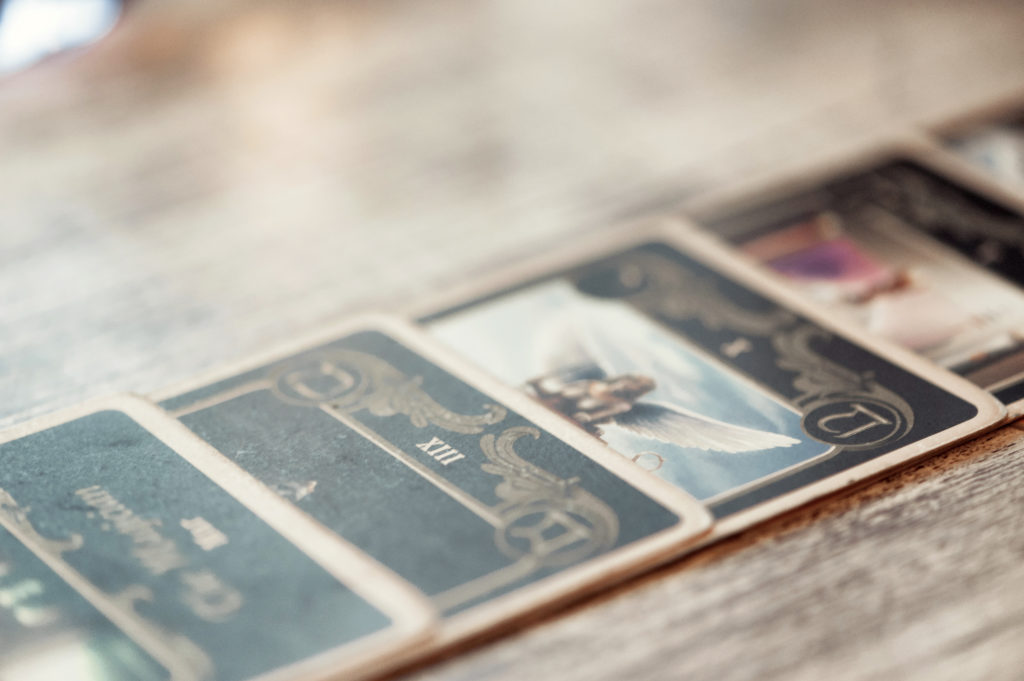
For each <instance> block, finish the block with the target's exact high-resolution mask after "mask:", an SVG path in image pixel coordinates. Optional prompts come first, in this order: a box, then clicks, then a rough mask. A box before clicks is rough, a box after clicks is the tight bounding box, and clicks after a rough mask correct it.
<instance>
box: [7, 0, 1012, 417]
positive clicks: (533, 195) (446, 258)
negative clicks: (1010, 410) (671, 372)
mask: <svg viewBox="0 0 1024 681" xmlns="http://www.w3.org/2000/svg"><path fill="white" fill-rule="evenodd" d="M32 4H33V2H32V0H6V3H5V6H4V8H3V17H2V18H0V55H4V56H3V59H4V60H6V61H0V64H2V65H3V66H2V68H3V69H4V70H5V71H6V73H5V74H4V75H2V76H0V187H2V201H0V330H2V332H0V425H2V424H3V423H7V422H10V421H12V420H14V419H15V415H17V414H20V415H21V416H20V417H18V418H23V417H24V416H25V415H27V414H31V413H38V412H42V411H49V410H51V409H55V408H57V407H60V406H64V405H69V404H72V403H75V402H78V401H79V400H81V399H83V398H85V397H89V396H92V395H96V394H104V393H109V392H111V391H121V390H134V391H138V392H148V391H151V390H154V389H157V388H160V387H162V386H163V385H165V384H166V383H170V382H174V381H177V380H182V379H184V378H186V377H188V376H190V375H191V374H193V373H195V372H196V371H199V370H202V369H206V368H210V367H213V366H216V365H218V364H221V363H223V362H225V361H227V360H230V359H235V358H237V357H239V356H240V355H244V354H246V353H249V352H253V351H256V350H262V349H264V348H266V347H268V346H269V345H272V344H274V343H276V342H280V341H282V340H285V339H287V338H291V337H293V336H295V335H296V334H298V333H301V332H304V331H308V330H310V329H313V328H314V327H317V326H320V325H323V324H326V323H329V322H332V321H336V320H338V319H339V318H340V317H341V316H343V315H345V314H346V313H348V312H350V311H352V310H354V309H355V308H357V307H364V306H369V305H373V304H392V303H401V302H404V301H408V300H410V299H411V298H412V297H414V296H417V297H418V296H423V295H426V294H428V293H429V292H430V291H431V290H433V289H436V288H438V287H441V286H443V285H445V284H449V283H452V282H455V281H459V280H463V279H466V278H467V277H470V276H472V274H473V273H474V272H477V271H480V270H481V269H484V268H487V267H490V266H493V265H495V264H498V263H501V262H504V261H507V260H509V259H510V258H513V257H521V256H522V255H524V254H529V253H530V252H531V251H535V250H536V249H538V248H543V247H545V246H546V245H548V244H551V243H554V242H565V241H571V240H572V239H573V238H574V237H575V236H577V235H579V234H580V233H582V232H584V231H588V230H593V229H598V228H601V227H602V226H605V225H608V224H611V223H613V222H615V221H617V220H621V219H624V218H628V217H632V216H637V215H640V214H643V213H646V212H650V211H654V210H659V209H664V208H668V207H671V206H673V205H675V204H677V203H678V202H679V201H682V200H684V199H687V198H689V197H692V196H695V195H697V194H699V193H701V192H705V191H709V190H712V189H716V188H720V187H722V186H726V185H728V184H729V183H731V182H735V181H738V180H740V179H743V178H747V177H750V176H752V175H759V174H765V173H770V172H771V171H772V170H773V169H775V168H777V167H781V166H784V165H792V164H794V163H799V162H803V161H804V160H809V159H813V158H814V157H818V156H821V155H824V154H835V153H839V152H841V151H842V150H844V149H855V148H858V147H860V146H863V145H865V144H868V143H870V141H871V140H873V139H876V138H879V137H880V136H885V135H890V134H893V133H894V132H898V131H899V130H901V129H903V128H905V127H906V126H912V125H916V124H920V123H929V122H941V121H942V120H944V118H946V117H948V116H953V115H959V114H962V113H964V112H968V111H970V110H971V109H973V108H975V107H978V106H981V105H983V104H985V103H986V102H989V101H992V100H994V99H998V98H1000V97H1005V96H1007V95H1009V94H1012V93H1014V92H1017V91H1019V90H1020V89H1021V88H1022V86H1024V40H1021V36H1022V35H1024V3H1020V2H1017V1H1014V0H951V1H947V2H941V3H940V2H923V1H909V0H902V1H901V0H862V1H860V2H855V3H853V2H844V1H842V0H690V1H687V2H667V1H665V0H629V1H628V2H627V1H622V2H584V1H579V2H560V3H556V4H552V3H550V2H539V1H537V0H520V1H516V2H486V1H485V2H460V1H455V0H433V1H431V2H424V1H419V0H417V1H413V0H393V1H381V0H374V1H369V0H350V1H346V2H330V3H328V2H321V1H313V0H281V1H270V0H250V1H246V2H238V1H235V0H175V1H174V2H156V1H155V0H137V1H135V2H131V3H129V4H128V5H127V6H126V7H124V12H123V14H121V15H120V17H119V18H118V14H119V11H120V9H121V8H120V7H119V5H118V4H117V3H111V2H110V1H109V0H106V1H99V0H92V1H91V2H88V1H85V0H79V2H78V3H73V2H71V1H70V0H64V2H62V1H61V0H49V1H48V2H39V0H35V4H34V7H35V9H32V8H31V7H29V8H28V9H27V10H26V7H28V6H29V5H32ZM72 4H74V5H76V7H77V9H76V10H75V12H78V14H74V17H75V18H74V21H71V20H69V19H68V14H67V12H68V11H70V10H68V8H69V7H70V6H71V5H72ZM26 11H28V12H29V13H28V15H26V14H25V12H26ZM26 16H27V17H28V18H27V19H26ZM115 22H116V23H115ZM49 26H52V28H48V27H49ZM15 29H17V30H15ZM37 34H38V36H39V37H37ZM101 35H102V36H104V37H102V38H101V39H99V41H98V42H95V43H93V44H92V45H91V46H88V47H80V48H77V49H72V50H69V51H60V50H59V49H58V48H59V47H60V46H61V45H76V44H84V43H88V42H89V41H90V40H91V39H92V38H91V37H90V36H101ZM39 45H43V47H39ZM44 52H57V53H56V54H52V55H51V56H49V57H48V58H46V59H43V60H42V61H39V62H38V63H35V64H34V65H31V66H27V67H26V65H27V64H28V63H29V62H31V61H32V59H33V57H34V55H35V54H41V53H44ZM26 55H28V56H26Z"/></svg>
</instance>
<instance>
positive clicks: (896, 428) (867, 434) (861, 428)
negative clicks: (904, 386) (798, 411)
mask: <svg viewBox="0 0 1024 681" xmlns="http://www.w3.org/2000/svg"><path fill="white" fill-rule="evenodd" d="M801 423H802V425H803V429H804V432H805V433H807V434H808V435H810V436H811V437H813V438H814V439H815V440H818V441H820V442H825V443H827V444H830V445H836V446H838V447H843V448H844V449H866V448H868V447H877V446H879V445H882V444H885V443H886V442H891V441H893V440H896V439H898V438H899V437H902V436H903V435H904V433H905V432H906V431H907V427H908V423H907V420H906V419H905V418H904V417H903V414H902V413H901V412H900V411H899V410H898V409H897V408H896V407H894V406H892V405H891V404H888V403H886V402H882V401H881V400H877V399H874V398H870V397H868V398H861V397H844V398H840V399H833V400H822V401H819V402H814V403H813V404H811V405H810V406H809V408H808V409H807V411H806V412H805V413H804V417H803V420H802V422H801Z"/></svg>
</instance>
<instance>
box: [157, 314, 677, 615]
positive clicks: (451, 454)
mask: <svg viewBox="0 0 1024 681" xmlns="http://www.w3.org/2000/svg"><path fill="white" fill-rule="evenodd" d="M162 406H163V407H164V408H165V409H167V410H169V411H170V413H171V414H172V415H174V416H176V417H177V418H178V419H180V420H181V421H182V422H183V423H184V424H185V425H186V426H187V427H188V428H190V429H191V430H192V431H193V432H195V433H196V434H198V435H199V436H200V437H202V438H203V439H205V440H206V441H207V442H209V443H210V444H212V445H213V446H214V447H216V448H217V449H218V450H220V451H221V452H222V453H223V454H224V455H225V456H227V457H229V458H230V459H232V460H233V461H235V462H236V463H237V464H239V465H240V466H241V467H242V468H244V469H245V470H247V471H248V472H249V473H251V474H252V475H254V476H255V477H256V478H258V479H260V480H261V481H263V482H264V483H265V484H266V485H268V486H269V487H270V488H271V489H273V490H275V491H276V492H278V493H279V494H281V495H282V496H284V497H286V498H288V499H290V500H291V501H293V502H294V503H295V504H297V505H298V506H299V507H301V508H302V509H304V510H305V511H306V512H307V513H309V514H310V515H312V516H313V517H315V518H316V519H317V520H319V521H320V522H321V523H323V524H324V525H325V526H327V527H328V528H330V529H331V530H333V531H334V532H336V533H338V534H339V535H340V536H341V537H343V538H344V539H346V540H348V541H349V542H351V543H352V544H355V545H356V546H358V547H359V548H360V549H362V550H363V551H365V552H366V553H368V554H370V555H371V556H372V557H374V558H375V559H377V560H378V561H380V562H382V563H383V564H385V565H386V566H388V567H389V568H391V569H392V570H394V571H395V572H397V573H398V574H399V575H401V576H402V577H404V578H405V579H406V580H408V581H409V582H411V583H412V584H414V585H415V586H417V587H418V588H420V589H421V590H422V591H423V592H425V593H426V594H427V595H429V596H430V597H431V598H432V599H433V600H434V602H435V603H436V604H437V605H438V607H439V608H440V609H441V610H442V611H443V612H446V613H454V612H459V611H463V610H465V609H466V608H468V607H470V606H472V605H476V604H479V603H483V602H486V601H488V600H490V599H493V598H495V597H497V596H499V595H502V594H506V593H509V592H511V591H513V590H515V589H517V588H520V587H523V586H525V585H529V584H532V583H535V582H537V581H539V580H541V579H542V578H544V577H546V576H549V575H552V574H555V573H557V572H559V571H561V570H563V569H565V568H568V567H571V566H573V565H578V564H580V563H583V562H585V561H587V560H589V559H592V558H595V557H599V556H601V555H603V554H606V553H608V552H610V551H613V550H615V549H618V548H620V547H624V546H627V545H631V544H634V543H635V542H638V541H640V540H642V539H644V538H646V537H649V536H651V535H654V534H657V533H659V532H662V531H664V530H666V529H669V528H673V527H677V526H678V525H679V523H680V517H679V515H678V514H677V513H675V512H673V511H672V510H670V509H668V508H666V507H665V506H663V505H662V504H661V503H659V502H657V501H655V500H654V499H652V498H651V497H650V496H648V495H647V494H646V493H644V492H643V491H641V490H639V489H637V488H636V487H634V486H632V485H631V484H629V483H627V482H626V481H625V480H623V479H621V478H619V477H618V476H616V475H614V474H613V473H611V472H609V471H608V470H606V469H605V468H604V467H602V466H600V465H599V464H597V463H595V462H594V461H593V460H591V459H590V458H588V457H587V456H586V455H584V454H582V453H580V452H579V451H577V450H576V449H575V448H574V447H572V446H571V445H569V444H567V443H565V442H563V441H562V440H560V439H558V438H556V437H555V436H553V435H551V434H549V433H548V432H546V431H544V430H542V429H540V428H538V427H537V426H536V425H535V424H533V423H532V422H530V421H528V420H527V419H526V418H524V417H522V416H520V415H519V414H516V413H514V412H512V411H510V410H509V409H507V408H506V407H505V406H503V405H500V404H497V403H495V402H494V400H493V399H492V398H490V397H488V396H487V395H485V394H483V393H481V392H480V391H478V390H477V389H476V388H474V387H472V386H471V385H469V384H467V383H466V382H465V381H463V380H461V379H460V378H457V377H456V376H454V375H452V374H451V373H449V372H448V371H446V370H445V369H443V368H441V367H439V366H438V365H437V364H435V363H434V362H432V361H430V360H428V359H426V358H424V357H423V356H422V355H420V354H419V353H417V352H414V351H412V350H411V349H409V348H408V347H407V346H406V345H404V344H403V343H400V342H398V341H397V340H395V339H394V338H392V337H390V336H389V335H385V334H384V333H381V332H379V331H361V332H357V333H354V334H352V335H349V336H347V337H345V338H342V339H340V340H337V341H335V342H331V343H327V344H325V345H322V346H320V347H316V348H313V349H310V350H307V351H304V352H300V353H298V354H295V355H293V356H291V357H288V358H286V359H282V360H280V361H278V362H273V363H270V364H267V365H264V366H261V367H259V368H256V369H253V370H251V371H247V372H245V373H241V374H238V375H236V376H234V377H231V378H228V379H225V380H222V381H219V382H216V383H214V384H212V385H208V386H206V387H203V388H200V389H197V390H194V391H192V392H189V393H187V394H185V395H182V396H179V397H175V398H172V399H169V400H166V401H165V402H163V404H162Z"/></svg>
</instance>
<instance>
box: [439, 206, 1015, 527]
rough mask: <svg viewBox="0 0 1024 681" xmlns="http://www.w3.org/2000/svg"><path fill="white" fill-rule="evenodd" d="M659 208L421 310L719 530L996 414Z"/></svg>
mask: <svg viewBox="0 0 1024 681" xmlns="http://www.w3.org/2000/svg"><path fill="white" fill-rule="evenodd" d="M663 223H664V224H661V225H657V224H656V225H655V226H654V227H653V228H643V227H638V228H631V229H627V230H623V232H622V234H621V235H620V238H618V239H617V240H616V241H613V242H610V240H609V238H607V237H605V238H602V239H601V240H599V241H596V242H595V243H591V244H576V245H575V247H574V249H573V250H572V251H571V252H568V253H565V254H562V255H560V256H553V257H551V258H550V259H548V260H547V261H546V262H542V263H539V264H537V265H536V266H534V267H532V268H531V269H529V270H527V271H523V270H513V271H511V272H510V273H508V274H506V275H503V276H500V277H498V278H496V280H495V281H493V282H491V283H489V284H487V285H485V286H484V290H485V291H486V292H485V293H484V294H482V295H481V294H479V290H480V289H479V288H478V289H476V291H477V294H476V297H472V296H470V297H469V298H468V300H467V296H466V293H465V292H462V293H459V292H456V293H455V294H453V295H452V296H450V297H449V299H448V301H447V303H446V304H442V306H441V308H440V309H441V311H439V312H434V313H432V314H426V315H423V316H422V317H421V321H422V323H423V324H425V325H426V328H427V329H428V331H429V332H430V333H431V334H432V335H434V336H435V337H437V338H439V339H441V340H442V341H443V342H445V343H446V344H447V345H448V346H449V347H451V348H453V349H454V350H456V351H457V352H459V353H461V354H463V355H465V356H466V357H468V358H470V359H472V360H474V361H475V362H477V363H478V365H479V366H481V367H486V369H487V370H488V371H489V372H490V373H492V374H493V375H495V376H496V377H498V378H499V379H500V380H502V381H503V382H504V383H506V384H507V385H510V386H515V387H517V388H519V390H521V391H522V392H523V393H524V394H527V395H529V396H530V397H532V398H533V399H534V400H535V401H537V402H539V403H541V404H543V405H545V406H547V407H548V408H549V409H550V410H551V411H553V412H555V413H558V414H560V415H562V417H563V421H564V423H566V424H571V426H572V427H574V428H575V429H577V430H579V431H580V432H583V433H586V434H588V435H590V436H591V437H594V438H595V439H597V438H600V439H601V440H603V441H604V442H606V443H608V444H609V445H610V446H611V447H612V449H614V450H616V451H617V452H619V453H620V454H621V455H622V456H623V457H624V458H625V459H628V460H631V461H632V462H634V463H635V464H636V465H637V467H638V468H643V469H645V470H647V471H650V472H651V473H653V474H654V475H655V476H658V477H660V478H662V479H664V480H666V481H668V482H671V483H672V484H674V485H676V486H678V487H680V488H682V489H685V490H687V491H689V492H691V493H692V494H693V495H694V496H696V497H698V498H699V499H701V500H703V502H704V503H705V504H706V505H707V506H708V507H709V508H710V509H711V511H712V512H713V513H714V515H715V516H716V517H717V519H718V521H717V522H716V526H715V528H714V530H713V534H714V535H715V536H721V535H724V534H728V533H730V532H733V531H736V530H738V529H741V528H743V527H746V526H748V525H749V524H751V523H753V522H756V521H757V520H759V519H762V518H765V517H767V516H769V515H772V514H775V513H778V512H781V511H784V510H787V509H790V508H793V507H795V506H797V505H799V504H802V503H804V502H807V501H809V500H810V499H813V498H815V497H817V496H820V495H822V494H825V493H827V492H832V491H835V490H838V489H840V488H842V487H846V486H848V485H850V484H852V483H854V482H856V481H858V480H863V479H866V478H869V477H871V476H874V475H877V474H879V473H881V472H883V471H885V470H887V469H889V468H891V467H893V466H896V465H899V464H902V463H905V462H907V461H909V460H911V459H913V458H915V457H918V456H921V455H923V454H925V453H927V452H930V451H933V450H935V449H937V448H939V447H941V446H945V445H947V444H949V443H951V442H953V441H956V440H958V439H962V438H965V437H967V436H969V435H970V434H972V433H974V432H977V431H978V430H979V429H983V428H987V427H990V426H992V425H993V424H995V423H997V422H999V421H1000V420H1001V419H1002V418H1003V410H1002V408H1001V407H1000V405H999V404H998V403H996V402H995V401H994V400H993V399H992V398H991V396H989V395H987V394H986V393H984V392H983V391H981V390H979V389H978V388H976V387H974V386H972V385H971V384H969V383H967V382H966V381H964V380H963V379H961V378H959V377H957V376H954V375H952V374H948V373H947V372H942V371H938V370H935V369H934V368H932V367H930V366H929V365H927V364H926V363H922V362H921V361H920V360H919V359H917V358H915V357H913V356H912V355H909V353H905V352H901V351H900V350H899V348H890V347H888V346H885V345H883V344H880V343H878V342H876V341H874V340H872V339H869V338H867V337H864V336H863V334H859V335H855V332H854V331H852V330H850V329H849V328H840V326H841V325H839V324H836V323H833V322H831V321H828V322H826V321H824V320H823V319H822V318H821V316H820V315H819V314H817V313H815V312H813V311H812V310H811V309H810V308H809V307H808V306H807V305H806V304H805V303H803V302H801V301H799V300H797V299H795V298H794V296H793V295H792V293H791V292H788V291H786V290H785V289H784V288H783V287H779V286H778V284H777V283H776V282H773V281H771V280H770V279H766V278H765V277H764V276H763V275H761V274H759V273H758V272H756V271H753V268H749V267H745V266H744V265H742V264H741V263H739V262H737V259H736V256H735V255H734V254H732V253H730V252H729V251H728V250H727V249H725V248H724V247H723V246H721V245H719V244H716V243H715V242H713V240H711V239H710V238H709V237H707V236H706V235H701V234H699V233H698V232H697V231H696V230H695V229H692V228H687V227H685V226H684V224H683V223H682V222H681V221H678V220H675V219H670V218H666V219H665V220H664V221H663ZM459 300H461V302H455V301H459Z"/></svg>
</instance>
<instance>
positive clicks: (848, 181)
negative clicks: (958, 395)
mask: <svg viewBox="0 0 1024 681" xmlns="http://www.w3.org/2000/svg"><path fill="white" fill-rule="evenodd" d="M939 163H941V159H940V158H939V157H937V156H934V155H931V156H927V155H924V154H923V153H920V152H917V151H915V150H914V149H913V148H910V147H907V148H896V149H892V150H889V151H888V152H886V153H885V154H884V155H882V156H881V157H874V158H871V159H869V160H867V161H866V162H862V163H858V164H855V165H854V166H853V169H852V170H851V169H849V167H848V168H846V169H843V170H839V171H834V172H832V173H830V174H828V175H826V177H827V179H825V180H821V179H820V176H819V179H817V181H816V182H815V183H814V184H813V185H812V186H810V187H809V188H808V187H806V186H805V187H801V188H789V189H788V190H786V191H779V190H774V191H769V192H766V193H760V194H758V195H757V196H756V198H753V199H751V198H749V197H748V198H746V199H739V200H733V201H730V202H727V203H725V204H724V205H723V207H722V208H719V209H717V210H711V211H702V214H703V215H704V217H698V220H699V221H700V222H701V224H703V225H706V226H707V227H708V228H709V229H710V230H712V231H715V232H717V233H719V234H720V235H721V236H723V237H724V238H726V239H728V240H730V241H731V242H733V243H734V244H736V245H737V246H738V247H739V248H740V249H741V250H742V251H743V252H744V253H745V254H746V255H748V256H750V257H752V258H753V259H755V260H757V261H759V262H761V263H763V264H765V265H767V266H768V267H769V268H771V269H772V270H774V271H775V272H776V273H778V274H780V275H781V276H782V277H783V278H784V279H786V280H787V281H788V282H789V283H790V284H792V285H793V286H795V287H796V288H797V289H799V290H800V291H802V292H803V293H804V294H805V295H807V297H808V298H811V299H814V300H816V301H818V302H821V303H824V304H826V305H828V307H829V310H830V311H832V312H834V313H836V314H840V315H843V316H844V317H846V318H847V319H849V320H851V321H853V322H855V323H857V324H859V325H860V326H861V327H862V328H865V329H866V330H868V331H869V332H871V333H872V334H875V335H878V336H880V337H883V338H886V339H888V340H890V341H894V342H896V343H899V344H900V345H903V346H904V347H906V348H909V349H911V350H913V351H915V352H917V353H919V354H921V355H922V356H924V357H926V358H928V359H930V360H931V361H933V362H935V363H936V364H939V365H940V366H943V367H945V368H947V369H950V370H952V371H955V372H956V373H958V374H960V375H962V376H964V377H965V378H967V379H969V380H970V381H972V382H973V383H975V384H977V385H979V386H981V387H983V388H985V389H986V390H989V391H990V392H992V393H993V394H994V395H995V396H996V397H997V398H999V399H1000V400H1001V401H1002V402H1003V403H1004V404H1006V405H1008V407H1009V409H1010V413H1011V414H1012V415H1014V416H1017V415H1020V414H1021V413H1024V216H1022V214H1021V213H1019V212H1018V211H1017V210H1016V209H1014V208H1013V207H1012V206H1010V205H1009V204H1005V203H997V202H996V201H995V200H993V199H990V198H987V197H986V196H983V195H982V194H980V193H978V191H977V190H976V189H974V188H972V187H970V186H967V185H966V184H963V183H961V182H957V181H954V179H953V178H951V177H949V173H950V172H951V169H950V168H949V166H948V165H938V164H939ZM940 168H941V169H942V170H943V172H944V174H940V173H939V170H940ZM797 184H799V183H797Z"/></svg>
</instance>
